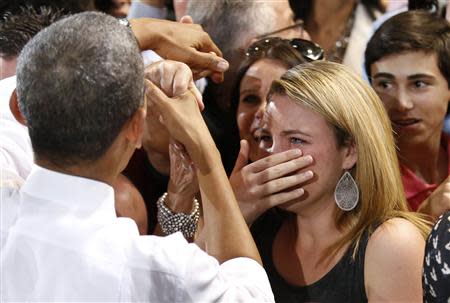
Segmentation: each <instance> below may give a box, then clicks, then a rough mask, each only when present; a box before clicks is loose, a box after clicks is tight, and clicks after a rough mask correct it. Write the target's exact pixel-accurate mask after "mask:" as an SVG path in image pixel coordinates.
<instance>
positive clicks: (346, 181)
mask: <svg viewBox="0 0 450 303" xmlns="http://www.w3.org/2000/svg"><path fill="white" fill-rule="evenodd" d="M334 200H335V201H336V204H337V206H338V207H339V208H340V209H342V210H343V211H350V210H352V209H354V208H355V207H356V205H358V200H359V189H358V185H357V184H356V182H355V180H354V179H353V177H352V175H351V174H350V173H349V172H348V171H346V172H345V173H344V174H343V175H342V177H341V178H340V179H339V182H338V183H337V184H336V188H335V190H334Z"/></svg>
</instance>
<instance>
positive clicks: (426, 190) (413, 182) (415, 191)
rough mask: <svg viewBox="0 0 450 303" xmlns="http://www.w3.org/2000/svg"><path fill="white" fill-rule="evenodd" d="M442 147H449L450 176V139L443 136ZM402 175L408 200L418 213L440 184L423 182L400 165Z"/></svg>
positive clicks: (449, 167) (449, 163)
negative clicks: (421, 205) (424, 201)
mask: <svg viewBox="0 0 450 303" xmlns="http://www.w3.org/2000/svg"><path fill="white" fill-rule="evenodd" d="M441 140H442V145H443V146H447V154H448V159H449V161H448V172H449V175H450V137H448V136H446V135H445V134H442V139H441ZM400 173H401V175H402V181H403V187H404V188H405V194H406V199H407V200H408V204H409V207H410V208H411V210H412V211H417V209H418V208H419V206H420V204H422V202H423V200H425V199H426V198H428V196H429V195H430V194H431V193H432V192H433V191H434V190H435V189H436V188H437V187H438V186H439V184H428V183H426V182H424V181H423V180H421V179H420V178H419V177H417V176H416V174H414V172H413V171H411V170H410V169H409V168H407V167H406V166H405V165H403V164H400Z"/></svg>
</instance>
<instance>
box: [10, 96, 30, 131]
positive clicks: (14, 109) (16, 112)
mask: <svg viewBox="0 0 450 303" xmlns="http://www.w3.org/2000/svg"><path fill="white" fill-rule="evenodd" d="M9 109H10V110H11V113H12V114H13V116H14V118H15V119H16V120H17V122H19V123H20V124H23V125H25V126H27V121H26V119H25V117H24V116H23V115H22V112H21V111H20V109H19V101H18V100H17V93H16V89H14V90H13V92H12V94H11V97H10V98H9Z"/></svg>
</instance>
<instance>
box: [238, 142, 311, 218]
mask: <svg viewBox="0 0 450 303" xmlns="http://www.w3.org/2000/svg"><path fill="white" fill-rule="evenodd" d="M248 153H249V145H248V142H247V141H245V140H242V141H241V150H240V152H239V156H238V158H237V160H236V164H235V167H234V169H233V172H232V173H231V176H230V183H231V187H232V188H233V191H234V194H235V196H236V200H237V201H238V203H239V207H240V208H241V211H242V214H243V216H244V219H245V221H246V222H247V224H248V225H251V224H252V223H253V222H254V220H256V219H257V218H258V217H259V216H260V215H261V214H262V213H264V212H265V211H266V210H268V209H270V208H272V207H274V206H277V205H279V204H283V203H285V202H288V201H291V200H293V199H296V198H299V197H301V196H302V195H303V194H304V190H303V189H302V188H298V186H299V185H300V184H302V183H304V182H306V181H308V180H310V179H311V178H312V177H313V172H312V171H310V170H306V171H302V172H297V171H299V170H301V169H304V168H305V167H307V166H308V165H310V164H311V163H312V162H313V160H312V157H311V156H302V152H301V151H300V150H299V149H293V150H289V151H285V152H282V153H279V154H274V155H271V156H268V157H266V158H263V159H260V160H258V161H256V162H253V163H251V164H248ZM293 187H295V188H293Z"/></svg>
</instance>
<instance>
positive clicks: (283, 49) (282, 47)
mask: <svg viewBox="0 0 450 303" xmlns="http://www.w3.org/2000/svg"><path fill="white" fill-rule="evenodd" d="M286 41H288V40H284V39H282V40H281V39H280V40H278V42H277V43H274V44H273V45H272V46H271V47H269V48H267V49H266V50H265V51H261V52H259V53H257V55H254V56H249V57H247V58H246V59H245V61H244V62H242V64H241V66H240V67H239V70H238V73H237V76H236V80H235V82H234V85H233V92H232V99H231V113H232V114H233V121H234V125H235V126H236V128H237V122H236V112H237V109H238V106H239V94H240V86H241V81H242V78H243V77H244V75H245V73H246V72H247V70H248V69H249V68H250V66H252V65H253V64H254V63H255V62H256V61H258V60H261V59H272V60H278V61H280V62H281V63H283V64H284V65H285V66H286V68H287V69H290V68H292V67H294V66H296V65H298V64H301V63H305V62H308V61H307V60H306V59H305V58H303V56H302V55H301V54H300V52H299V51H298V50H296V49H295V48H293V47H292V46H291V45H290V44H289V43H286Z"/></svg>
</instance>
